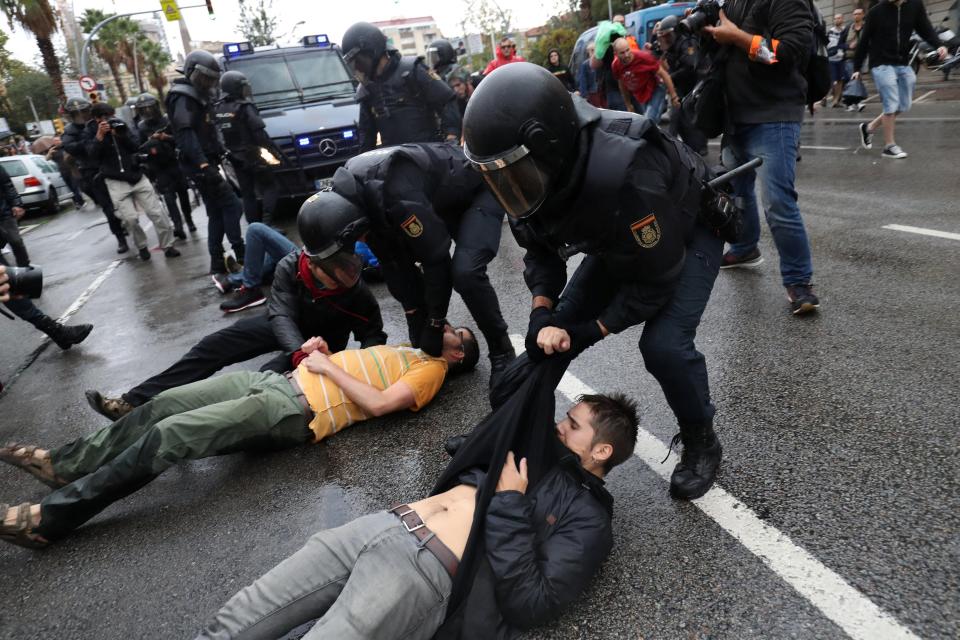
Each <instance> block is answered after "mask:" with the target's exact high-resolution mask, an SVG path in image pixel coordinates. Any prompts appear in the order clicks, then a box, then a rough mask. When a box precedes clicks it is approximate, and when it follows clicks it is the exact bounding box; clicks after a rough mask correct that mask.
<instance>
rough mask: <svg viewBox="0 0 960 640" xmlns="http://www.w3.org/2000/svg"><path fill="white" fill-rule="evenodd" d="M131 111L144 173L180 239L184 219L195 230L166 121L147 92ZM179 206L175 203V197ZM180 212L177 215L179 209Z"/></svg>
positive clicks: (191, 229) (156, 101)
mask: <svg viewBox="0 0 960 640" xmlns="http://www.w3.org/2000/svg"><path fill="white" fill-rule="evenodd" d="M133 108H134V112H135V114H136V116H137V131H139V132H140V140H141V142H142V144H141V146H140V150H141V151H142V152H143V154H144V156H145V157H146V162H145V163H143V166H144V169H145V170H146V174H147V176H148V177H149V178H150V181H151V182H153V186H154V187H155V188H156V189H157V191H158V192H159V193H160V194H161V195H162V196H163V200H164V202H165V203H166V205H167V211H169V212H170V220H172V221H173V235H175V236H176V237H178V238H180V239H181V240H184V239H185V238H186V237H187V236H186V234H185V233H184V232H183V223H184V220H186V223H187V228H188V229H190V231H196V230H197V227H196V225H194V224H193V216H192V215H191V208H190V194H189V193H188V192H187V181H186V179H185V178H184V177H183V172H182V171H180V167H179V165H178V164H177V146H176V144H175V143H174V141H173V134H172V133H171V132H170V122H169V121H168V120H167V117H166V116H165V115H163V114H162V113H161V112H160V101H159V100H157V98H156V97H155V96H154V95H153V94H151V93H141V94H140V95H139V96H138V97H137V101H136V103H134V107H133ZM178 197H179V198H180V206H179V207H178V206H177V198H178ZM181 207H182V208H183V215H182V216H181V215H180V208H181Z"/></svg>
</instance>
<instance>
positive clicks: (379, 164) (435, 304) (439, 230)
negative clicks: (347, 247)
mask: <svg viewBox="0 0 960 640" xmlns="http://www.w3.org/2000/svg"><path fill="white" fill-rule="evenodd" d="M345 169H346V174H345V172H343V171H340V172H338V174H337V175H335V176H334V183H333V189H334V191H336V192H337V193H339V194H340V195H342V196H344V197H346V198H353V199H354V200H358V201H357V202H356V204H357V205H358V206H360V208H361V209H363V210H364V211H366V213H367V216H368V217H369V219H370V223H371V232H370V234H369V235H368V236H367V243H368V244H369V245H370V248H371V249H373V253H374V254H375V255H376V256H377V258H378V259H379V260H380V262H381V264H382V265H383V267H384V269H391V268H392V264H393V263H396V262H397V261H404V260H406V261H411V259H412V261H413V262H419V263H420V265H421V268H422V270H423V283H424V298H425V305H426V311H427V314H428V317H430V318H444V317H446V315H447V307H448V305H449V303H450V295H451V293H452V292H453V280H452V275H451V273H452V272H451V257H450V245H451V243H452V240H451V237H450V236H451V234H450V227H453V226H455V225H456V223H457V221H458V220H459V219H460V216H462V215H463V213H464V212H465V211H467V209H468V208H469V207H470V206H471V204H472V203H473V201H474V197H475V196H476V194H477V193H478V192H480V191H482V190H483V189H484V188H485V187H484V186H483V179H482V178H481V177H480V174H479V173H478V172H476V171H474V170H473V169H471V168H470V166H469V165H468V163H467V160H466V158H465V157H464V155H463V150H462V149H461V148H460V147H459V146H457V145H453V144H449V143H445V142H432V143H425V144H405V145H401V146H397V147H387V148H382V149H377V150H375V151H369V152H367V153H364V154H361V155H359V156H355V157H353V158H351V159H350V160H349V161H348V162H347V164H346V165H345ZM348 178H349V182H347V183H345V182H344V180H345V179H348ZM448 225H449V226H448ZM401 302H403V301H401Z"/></svg>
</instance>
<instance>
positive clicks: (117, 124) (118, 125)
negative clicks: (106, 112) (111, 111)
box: [107, 118, 127, 129]
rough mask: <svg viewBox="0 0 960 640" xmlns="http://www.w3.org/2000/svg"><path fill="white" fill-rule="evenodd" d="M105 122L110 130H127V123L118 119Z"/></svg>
mask: <svg viewBox="0 0 960 640" xmlns="http://www.w3.org/2000/svg"><path fill="white" fill-rule="evenodd" d="M107 122H108V123H109V124H110V128H111V129H126V128H127V123H126V122H124V121H123V120H121V119H120V118H110V119H109V120H107Z"/></svg>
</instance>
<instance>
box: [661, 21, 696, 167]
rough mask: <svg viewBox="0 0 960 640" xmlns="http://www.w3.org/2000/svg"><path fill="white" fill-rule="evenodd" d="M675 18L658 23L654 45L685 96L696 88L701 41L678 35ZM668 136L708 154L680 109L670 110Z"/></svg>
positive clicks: (675, 87)
mask: <svg viewBox="0 0 960 640" xmlns="http://www.w3.org/2000/svg"><path fill="white" fill-rule="evenodd" d="M678 22H679V18H677V16H667V17H666V18H664V19H663V20H661V21H660V27H659V29H658V30H657V42H658V43H659V45H660V49H661V50H662V51H663V59H664V60H666V61H667V70H668V71H669V72H670V79H671V80H672V81H673V87H674V89H676V90H677V95H679V96H680V99H681V100H683V98H684V96H686V95H687V94H688V93H690V92H691V91H693V87H694V85H696V84H697V66H698V65H699V63H700V40H699V38H698V37H697V36H696V34H693V33H688V32H682V33H681V32H679V31H677V23H678ZM670 134H671V135H674V136H676V135H679V136H680V137H681V138H682V139H683V141H684V142H686V143H687V144H688V145H690V146H691V147H693V148H694V149H696V150H697V152H698V153H700V155H706V153H707V137H706V136H705V135H704V134H703V132H702V131H700V129H697V127H696V126H694V124H693V121H692V120H691V119H690V115H689V113H688V112H687V111H686V110H684V109H682V108H680V109H676V108H672V109H671V113H670Z"/></svg>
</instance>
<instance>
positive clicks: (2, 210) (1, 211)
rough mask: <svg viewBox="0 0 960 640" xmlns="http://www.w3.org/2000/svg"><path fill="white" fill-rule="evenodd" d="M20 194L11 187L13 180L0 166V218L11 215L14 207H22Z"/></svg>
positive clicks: (0, 165)
mask: <svg viewBox="0 0 960 640" xmlns="http://www.w3.org/2000/svg"><path fill="white" fill-rule="evenodd" d="M22 206H23V201H22V200H21V199H20V193H19V192H18V191H17V188H16V187H15V186H13V180H11V179H10V175H9V174H8V173H7V170H6V169H4V168H3V165H2V164H0V218H2V217H4V216H11V215H13V208H14V207H22Z"/></svg>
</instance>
